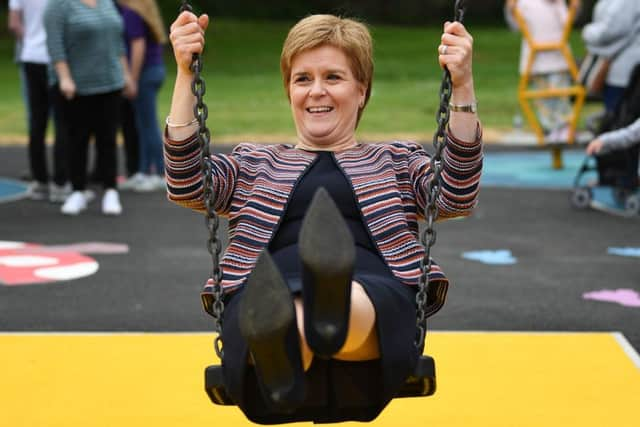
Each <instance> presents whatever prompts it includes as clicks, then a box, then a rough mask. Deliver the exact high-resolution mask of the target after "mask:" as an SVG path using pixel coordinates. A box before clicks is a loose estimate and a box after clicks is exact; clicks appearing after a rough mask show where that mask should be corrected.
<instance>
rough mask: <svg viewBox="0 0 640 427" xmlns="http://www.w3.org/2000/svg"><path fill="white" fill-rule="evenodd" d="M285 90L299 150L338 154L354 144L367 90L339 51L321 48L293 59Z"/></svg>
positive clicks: (331, 48) (334, 48)
mask: <svg viewBox="0 0 640 427" xmlns="http://www.w3.org/2000/svg"><path fill="white" fill-rule="evenodd" d="M288 89H289V97H290V100H291V111H292V114H293V119H294V121H295V124H296V130H297V133H298V140H299V143H300V145H301V146H302V147H304V148H318V149H323V150H325V149H326V150H339V149H343V148H348V147H350V146H353V145H355V144H356V139H355V129H356V124H357V121H358V110H359V109H360V108H362V106H363V105H364V103H365V95H366V87H365V85H364V84H363V83H361V82H359V81H358V80H357V79H356V78H355V77H354V75H353V71H352V70H351V66H350V62H349V59H348V58H347V56H346V55H345V53H344V52H343V51H342V50H341V49H339V48H337V47H334V46H330V45H322V46H319V47H316V48H313V49H309V50H305V51H303V52H300V53H299V54H297V55H296V56H294V58H293V60H292V62H291V79H290V81H289V88H288Z"/></svg>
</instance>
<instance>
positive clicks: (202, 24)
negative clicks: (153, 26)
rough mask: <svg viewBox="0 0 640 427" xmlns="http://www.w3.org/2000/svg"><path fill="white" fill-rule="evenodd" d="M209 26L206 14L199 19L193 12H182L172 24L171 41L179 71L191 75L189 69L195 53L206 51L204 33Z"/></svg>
mask: <svg viewBox="0 0 640 427" xmlns="http://www.w3.org/2000/svg"><path fill="white" fill-rule="evenodd" d="M208 25H209V16H208V15H206V14H203V15H200V16H199V17H197V16H196V15H194V14H193V13H192V12H188V11H185V12H182V13H181V14H180V15H178V17H177V18H176V20H175V21H174V22H173V24H171V28H170V34H169V39H170V40H171V46H173V55H174V56H175V58H176V64H177V65H178V70H179V71H183V72H187V73H190V72H191V71H190V69H189V67H190V66H191V61H192V58H193V54H194V53H202V51H203V49H204V32H205V30H206V29H207V26H208Z"/></svg>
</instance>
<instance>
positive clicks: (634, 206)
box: [624, 194, 640, 215]
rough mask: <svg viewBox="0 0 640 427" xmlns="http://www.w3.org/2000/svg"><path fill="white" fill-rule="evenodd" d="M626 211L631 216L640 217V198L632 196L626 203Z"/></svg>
mask: <svg viewBox="0 0 640 427" xmlns="http://www.w3.org/2000/svg"><path fill="white" fill-rule="evenodd" d="M624 210H625V211H626V212H627V213H628V214H629V215H638V214H640V196H637V195H635V194H632V195H631V196H629V197H627V200H625V202H624Z"/></svg>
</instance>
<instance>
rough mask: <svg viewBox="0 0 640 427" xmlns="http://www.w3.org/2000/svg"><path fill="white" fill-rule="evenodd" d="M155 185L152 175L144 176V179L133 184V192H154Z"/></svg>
mask: <svg viewBox="0 0 640 427" xmlns="http://www.w3.org/2000/svg"><path fill="white" fill-rule="evenodd" d="M155 190H156V184H155V180H154V178H153V175H144V178H142V179H141V180H139V181H138V182H136V183H135V185H134V187H133V191H136V192H138V193H147V192H149V191H155Z"/></svg>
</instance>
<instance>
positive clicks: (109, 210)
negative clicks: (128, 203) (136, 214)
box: [102, 188, 122, 215]
mask: <svg viewBox="0 0 640 427" xmlns="http://www.w3.org/2000/svg"><path fill="white" fill-rule="evenodd" d="M102 213H103V214H105V215H120V214H121V213H122V205H121V204H120V195H118V192H117V191H116V190H114V189H113V188H110V189H108V190H107V191H105V192H104V196H102Z"/></svg>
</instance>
